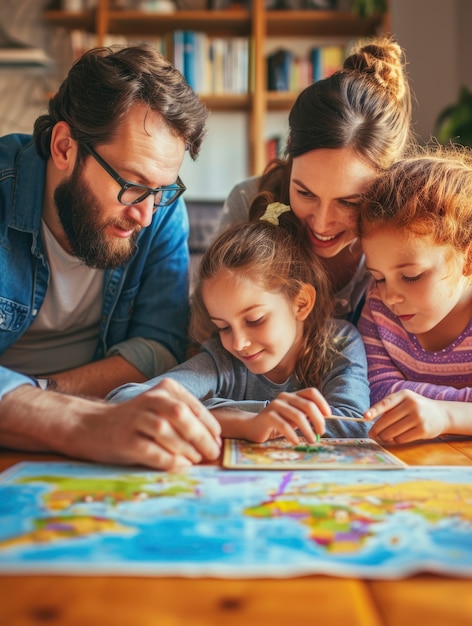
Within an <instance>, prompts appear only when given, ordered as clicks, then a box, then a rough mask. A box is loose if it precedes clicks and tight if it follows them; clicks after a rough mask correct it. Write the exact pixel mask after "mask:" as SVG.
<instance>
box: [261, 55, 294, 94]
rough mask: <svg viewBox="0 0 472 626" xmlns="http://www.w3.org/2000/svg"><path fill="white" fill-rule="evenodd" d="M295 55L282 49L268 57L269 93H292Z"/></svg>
mask: <svg viewBox="0 0 472 626" xmlns="http://www.w3.org/2000/svg"><path fill="white" fill-rule="evenodd" d="M292 62H293V53H292V52H291V51H290V50H284V49H282V48H280V49H279V50H275V51H274V52H272V53H271V54H269V56H268V57H267V89H268V91H290V82H291V81H290V74H291V69H292Z"/></svg>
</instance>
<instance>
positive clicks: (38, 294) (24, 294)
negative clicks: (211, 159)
mask: <svg viewBox="0 0 472 626" xmlns="http://www.w3.org/2000/svg"><path fill="white" fill-rule="evenodd" d="M206 118H207V111H206V109H205V107H204V106H203V105H202V103H201V102H200V100H199V99H198V97H197V96H196V95H195V93H194V92H193V91H192V90H191V89H190V88H189V87H188V85H187V84H186V82H185V81H184V79H183V77H182V75H181V74H180V73H179V72H178V71H177V70H176V69H175V68H174V67H173V66H172V65H171V64H170V63H169V62H168V61H166V60H165V59H164V58H163V57H162V56H161V55H160V54H159V53H158V52H157V51H156V50H154V49H153V48H152V47H150V46H146V45H140V46H132V47H128V48H121V49H116V50H112V49H95V50H91V51H89V52H87V53H85V54H84V55H83V56H82V58H80V59H79V60H78V61H77V62H76V63H75V64H74V65H73V66H72V68H71V70H70V71H69V74H68V76H67V77H66V79H65V80H64V82H63V83H62V84H61V86H60V88H59V90H58V92H57V94H56V95H55V96H54V97H53V98H52V99H51V100H50V103H49V109H48V113H47V114H46V115H42V116H40V117H39V118H38V119H37V121H36V123H35V127H34V133H33V138H31V137H30V136H27V135H19V134H15V135H8V136H6V137H3V138H1V139H0V268H1V273H0V446H4V447H12V448H19V449H23V450H53V451H57V452H61V453H63V454H67V455H71V456H75V457H78V458H84V459H88V460H93V461H101V462H111V463H125V464H126V463H140V464H144V465H149V466H151V467H156V468H163V469H165V468H170V467H174V466H176V465H179V464H180V465H181V464H189V463H195V462H198V461H199V460H201V459H202V458H212V459H213V458H216V457H217V456H218V454H219V449H220V443H221V442H220V437H219V432H220V430H219V425H218V424H217V422H216V420H215V419H214V418H213V417H212V416H211V414H210V413H208V412H207V411H206V410H205V409H204V407H203V406H202V405H200V403H199V402H197V401H196V400H195V399H194V398H193V397H192V396H190V395H189V394H188V393H187V392H186V391H185V390H184V389H183V388H181V387H180V386H178V385H175V384H173V383H172V382H171V381H166V382H165V383H164V384H163V385H161V386H160V387H159V388H157V389H155V390H153V391H152V392H151V393H149V394H143V396H142V397H140V398H137V399H136V401H132V402H128V403H124V404H122V405H120V406H116V405H108V404H107V403H105V402H104V401H103V398H104V397H105V396H106V394H107V393H108V392H109V391H110V390H111V389H113V388H115V387H116V386H118V385H121V384H123V383H126V382H131V381H134V382H140V381H144V380H146V379H148V378H151V377H153V376H156V375H157V374H159V373H162V372H164V371H166V370H168V369H169V368H170V367H172V366H173V365H175V364H176V363H177V362H179V361H181V360H182V359H183V357H184V356H185V352H186V334H187V320H188V247H187V238H188V218H187V213H186V208H185V204H184V202H183V199H182V197H181V196H182V193H183V191H185V186H184V185H183V183H182V181H181V180H180V178H179V169H180V167H181V164H182V161H183V158H184V154H185V151H186V150H187V151H188V152H189V154H190V156H191V158H193V159H195V158H196V156H197V155H198V152H199V149H200V146H201V142H202V139H203V135H204V132H205V123H206Z"/></svg>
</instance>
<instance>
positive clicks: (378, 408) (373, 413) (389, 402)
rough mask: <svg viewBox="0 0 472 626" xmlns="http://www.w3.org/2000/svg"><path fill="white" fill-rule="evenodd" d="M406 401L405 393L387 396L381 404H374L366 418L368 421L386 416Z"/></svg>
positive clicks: (366, 413)
mask: <svg viewBox="0 0 472 626" xmlns="http://www.w3.org/2000/svg"><path fill="white" fill-rule="evenodd" d="M403 400H404V392H402V391H397V392H396V393H392V394H390V395H389V396H386V397H385V398H383V399H382V400H380V401H379V402H376V403H375V404H373V405H372V406H371V407H370V409H368V410H367V411H366V412H365V413H364V417H365V419H367V420H373V419H375V418H377V417H379V416H380V415H385V414H386V413H388V412H389V411H391V410H392V409H394V408H395V407H397V406H398V405H399V404H401V402H403Z"/></svg>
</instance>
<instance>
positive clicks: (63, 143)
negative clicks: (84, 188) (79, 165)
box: [50, 122, 77, 175]
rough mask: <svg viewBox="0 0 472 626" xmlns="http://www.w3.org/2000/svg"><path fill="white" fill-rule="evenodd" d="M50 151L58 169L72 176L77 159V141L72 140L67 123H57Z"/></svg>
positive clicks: (52, 134)
mask: <svg viewBox="0 0 472 626" xmlns="http://www.w3.org/2000/svg"><path fill="white" fill-rule="evenodd" d="M50 150H51V159H52V160H53V162H54V165H55V166H56V168H57V169H58V170H61V171H67V172H68V174H69V175H70V174H71V173H72V171H73V169H74V166H75V161H76V159H77V141H76V140H75V139H73V138H72V136H71V132H70V126H69V124H67V122H57V124H56V125H55V126H54V128H53V129H52V133H51V146H50Z"/></svg>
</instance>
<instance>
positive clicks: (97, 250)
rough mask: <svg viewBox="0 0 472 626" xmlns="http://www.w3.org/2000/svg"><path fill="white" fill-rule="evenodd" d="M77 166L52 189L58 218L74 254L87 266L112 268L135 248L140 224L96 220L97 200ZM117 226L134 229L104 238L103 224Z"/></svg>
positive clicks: (126, 259) (98, 213) (129, 255)
mask: <svg viewBox="0 0 472 626" xmlns="http://www.w3.org/2000/svg"><path fill="white" fill-rule="evenodd" d="M80 172H81V168H80V165H79V166H76V168H75V169H74V172H73V174H72V176H71V177H70V178H68V179H67V180H65V181H64V182H62V183H61V184H60V185H58V186H57V188H56V190H55V192H54V202H55V204H56V209H57V213H58V215H59V219H60V222H61V225H62V228H63V229H64V232H65V234H66V237H67V239H68V241H69V244H70V246H71V248H72V250H73V253H74V254H75V256H77V257H78V258H79V259H80V260H81V261H83V262H84V263H85V265H87V266H88V267H92V268H95V269H101V270H106V269H113V268H115V267H118V266H119V265H123V263H126V261H128V260H129V259H130V258H131V257H132V256H133V254H134V253H135V251H136V241H137V238H138V234H139V231H140V230H141V227H140V226H138V225H137V224H136V223H135V222H127V223H123V222H118V221H113V220H111V219H110V220H108V221H107V222H102V221H101V220H100V211H101V210H100V208H99V202H98V199H97V197H96V196H95V194H94V193H93V192H92V190H91V189H90V187H89V186H88V184H87V183H86V182H85V181H84V180H82V178H81V176H80ZM109 225H119V226H120V228H123V229H124V230H131V229H132V228H133V227H134V228H135V231H134V232H133V234H132V235H131V237H129V238H127V239H125V238H119V237H113V238H107V237H106V235H105V230H106V227H107V226H109Z"/></svg>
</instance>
